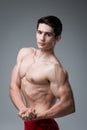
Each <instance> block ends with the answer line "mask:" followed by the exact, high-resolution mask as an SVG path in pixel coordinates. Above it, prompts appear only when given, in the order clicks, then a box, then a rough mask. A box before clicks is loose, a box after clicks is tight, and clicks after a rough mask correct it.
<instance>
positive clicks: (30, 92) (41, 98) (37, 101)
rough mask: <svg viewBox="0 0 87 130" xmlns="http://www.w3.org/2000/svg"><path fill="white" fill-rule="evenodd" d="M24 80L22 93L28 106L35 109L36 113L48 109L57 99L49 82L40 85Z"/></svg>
mask: <svg viewBox="0 0 87 130" xmlns="http://www.w3.org/2000/svg"><path fill="white" fill-rule="evenodd" d="M24 81H25V82H22V86H21V89H22V93H23V96H24V99H25V103H26V106H27V107H29V108H33V109H35V112H36V113H40V112H44V111H46V110H48V109H49V108H50V107H51V106H52V105H53V104H54V103H55V101H56V99H55V97H54V96H53V94H52V92H51V90H50V87H49V84H44V85H41V84H40V85H38V84H33V83H30V82H29V81H26V80H24Z"/></svg>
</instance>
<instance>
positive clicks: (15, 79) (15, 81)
mask: <svg viewBox="0 0 87 130" xmlns="http://www.w3.org/2000/svg"><path fill="white" fill-rule="evenodd" d="M15 87H19V88H20V77H19V72H18V65H15V66H14V68H13V70H12V73H11V79H10V88H15Z"/></svg>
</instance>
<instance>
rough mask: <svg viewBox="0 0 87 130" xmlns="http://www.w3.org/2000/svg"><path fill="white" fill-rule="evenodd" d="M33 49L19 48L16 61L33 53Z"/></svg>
mask: <svg viewBox="0 0 87 130" xmlns="http://www.w3.org/2000/svg"><path fill="white" fill-rule="evenodd" d="M34 51H35V49H34V48H32V47H29V48H21V49H20V50H19V52H18V55H17V62H19V61H22V60H23V59H24V57H26V56H27V55H29V54H32V53H34Z"/></svg>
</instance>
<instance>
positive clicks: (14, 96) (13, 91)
mask: <svg viewBox="0 0 87 130" xmlns="http://www.w3.org/2000/svg"><path fill="white" fill-rule="evenodd" d="M22 57H23V49H22V50H21V51H20V52H19V54H18V57H17V64H16V65H15V66H14V68H13V70H12V74H11V81H10V89H9V95H10V98H11V100H12V102H13V104H14V105H15V107H16V108H17V109H18V110H22V109H25V105H24V103H23V100H22V96H21V91H20V90H21V79H20V76H19V67H20V64H21V60H22Z"/></svg>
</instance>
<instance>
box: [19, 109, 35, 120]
mask: <svg viewBox="0 0 87 130" xmlns="http://www.w3.org/2000/svg"><path fill="white" fill-rule="evenodd" d="M19 117H20V118H22V120H25V121H29V120H34V119H35V118H36V117H37V116H36V113H35V110H34V109H32V108H26V109H24V110H21V111H19Z"/></svg>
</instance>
